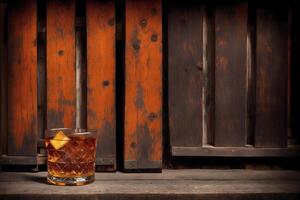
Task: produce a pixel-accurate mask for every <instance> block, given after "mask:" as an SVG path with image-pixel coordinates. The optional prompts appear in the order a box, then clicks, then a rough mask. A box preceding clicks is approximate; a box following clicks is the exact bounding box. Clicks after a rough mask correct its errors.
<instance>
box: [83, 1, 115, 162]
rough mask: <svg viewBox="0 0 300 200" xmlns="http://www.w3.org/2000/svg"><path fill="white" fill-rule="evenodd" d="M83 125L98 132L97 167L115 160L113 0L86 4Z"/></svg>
mask: <svg viewBox="0 0 300 200" xmlns="http://www.w3.org/2000/svg"><path fill="white" fill-rule="evenodd" d="M86 3H87V4H86V13H87V16H86V17H87V125H88V128H92V129H99V135H98V147H97V160H98V161H99V162H98V163H96V164H97V165H103V164H105V163H103V162H101V160H103V159H106V158H112V159H114V160H115V157H116V114H115V65H116V64H115V60H116V59H115V31H116V28H115V10H114V0H109V1H95V0H88V1H87V2H86Z"/></svg>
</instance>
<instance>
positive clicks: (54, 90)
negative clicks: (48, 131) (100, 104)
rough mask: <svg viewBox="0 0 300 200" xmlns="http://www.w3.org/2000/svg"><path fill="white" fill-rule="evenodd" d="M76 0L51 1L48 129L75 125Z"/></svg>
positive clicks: (49, 15)
mask: <svg viewBox="0 0 300 200" xmlns="http://www.w3.org/2000/svg"><path fill="white" fill-rule="evenodd" d="M75 98H76V89H75V0H65V1H60V0H50V1H48V4H47V128H54V127H70V128H74V127H75V113H76V112H75V111H76V102H75Z"/></svg>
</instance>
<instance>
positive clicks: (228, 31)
mask: <svg viewBox="0 0 300 200" xmlns="http://www.w3.org/2000/svg"><path fill="white" fill-rule="evenodd" d="M247 8H248V6H247V4H246V3H233V4H231V3H228V4H227V3H226V4H218V5H217V8H216V11H215V12H216V13H215V34H216V36H215V45H216V47H215V139H214V142H215V143H214V144H215V146H244V145H245V144H246V50H247V49H246V44H247V15H248V9H247Z"/></svg>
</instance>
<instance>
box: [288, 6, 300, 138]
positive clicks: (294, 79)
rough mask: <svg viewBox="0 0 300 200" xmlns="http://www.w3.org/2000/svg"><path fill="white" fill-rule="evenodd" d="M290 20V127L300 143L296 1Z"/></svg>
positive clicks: (299, 43)
mask: <svg viewBox="0 0 300 200" xmlns="http://www.w3.org/2000/svg"><path fill="white" fill-rule="evenodd" d="M291 8H292V21H291V74H290V76H291V108H292V109H291V128H292V136H293V137H294V138H295V140H296V142H297V143H298V144H299V143H300V124H299V122H298V113H300V104H299V102H300V95H298V94H300V87H298V86H299V85H300V79H299V77H300V68H299V67H298V66H300V59H299V57H298V52H300V39H299V37H298V36H299V34H300V6H299V4H297V3H296V2H293V3H292V5H291Z"/></svg>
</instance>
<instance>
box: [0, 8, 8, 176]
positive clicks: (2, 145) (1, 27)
mask: <svg viewBox="0 0 300 200" xmlns="http://www.w3.org/2000/svg"><path fill="white" fill-rule="evenodd" d="M6 10H7V7H6V4H4V3H0V116H1V120H0V155H1V154H2V153H7V152H6V141H7V132H6V131H7V115H6V113H7V110H6V109H7V104H6V103H7V99H6V96H7V95H6V91H7V90H6V88H7V87H6V86H7V82H6V78H7V74H6V70H7V67H5V66H7V65H6V61H7V47H6V45H7V42H6V41H5V37H4V35H5V30H6V27H5V24H6V23H5V20H6V19H5V14H6ZM0 171H1V166H0Z"/></svg>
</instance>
